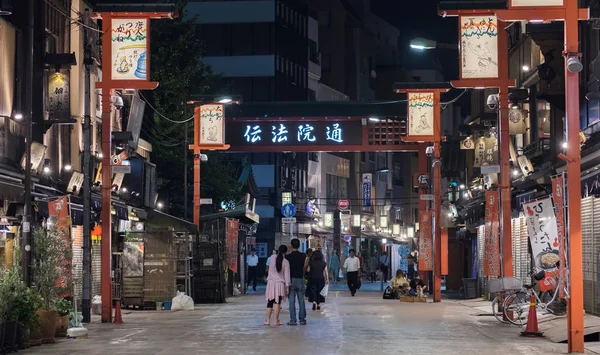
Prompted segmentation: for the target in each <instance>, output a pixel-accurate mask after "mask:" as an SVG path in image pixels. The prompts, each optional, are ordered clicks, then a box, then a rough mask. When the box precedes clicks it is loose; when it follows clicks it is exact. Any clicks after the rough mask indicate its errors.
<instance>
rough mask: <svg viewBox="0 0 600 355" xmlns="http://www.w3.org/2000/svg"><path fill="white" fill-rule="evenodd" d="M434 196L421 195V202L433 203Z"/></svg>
mask: <svg viewBox="0 0 600 355" xmlns="http://www.w3.org/2000/svg"><path fill="white" fill-rule="evenodd" d="M433 199H434V196H433V195H429V194H423V195H421V201H433Z"/></svg>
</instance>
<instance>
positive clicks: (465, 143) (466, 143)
mask: <svg viewBox="0 0 600 355" xmlns="http://www.w3.org/2000/svg"><path fill="white" fill-rule="evenodd" d="M460 149H464V150H472V149H475V142H473V139H472V138H471V137H467V138H465V139H463V140H462V141H460Z"/></svg>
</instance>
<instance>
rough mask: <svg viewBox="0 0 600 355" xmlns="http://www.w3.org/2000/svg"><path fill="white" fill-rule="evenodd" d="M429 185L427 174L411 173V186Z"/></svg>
mask: <svg viewBox="0 0 600 355" xmlns="http://www.w3.org/2000/svg"><path fill="white" fill-rule="evenodd" d="M428 186H429V174H423V173H414V174H413V187H420V188H422V187H428Z"/></svg>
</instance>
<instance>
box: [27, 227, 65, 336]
mask: <svg viewBox="0 0 600 355" xmlns="http://www.w3.org/2000/svg"><path fill="white" fill-rule="evenodd" d="M33 238H34V245H35V249H34V259H33V260H32V263H31V266H32V269H33V278H34V282H35V287H36V288H37V290H38V292H39V293H40V295H41V296H42V299H43V303H42V308H41V309H40V310H39V311H38V312H37V314H38V316H39V322H40V330H41V332H42V342H43V343H54V336H55V334H56V322H57V320H58V313H57V312H56V302H55V301H56V299H58V297H59V296H62V295H64V294H65V293H67V292H68V290H69V285H70V284H71V283H70V282H69V281H68V277H69V276H70V274H71V273H70V263H69V262H68V260H69V259H70V258H69V247H68V245H67V243H68V241H69V237H68V236H67V235H66V233H65V232H64V231H63V230H60V229H58V228H57V220H56V218H55V217H50V218H49V219H48V221H47V223H46V228H35V229H34V231H33Z"/></svg>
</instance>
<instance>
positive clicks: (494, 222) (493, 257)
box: [483, 190, 501, 276]
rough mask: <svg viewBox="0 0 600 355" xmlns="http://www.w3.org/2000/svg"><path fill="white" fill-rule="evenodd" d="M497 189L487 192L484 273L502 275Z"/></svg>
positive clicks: (485, 274) (486, 274)
mask: <svg viewBox="0 0 600 355" xmlns="http://www.w3.org/2000/svg"><path fill="white" fill-rule="evenodd" d="M498 202H499V194H498V191H497V190H490V191H486V192H485V235H484V238H485V239H484V248H483V275H484V276H501V275H500V223H499V215H498Z"/></svg>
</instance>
